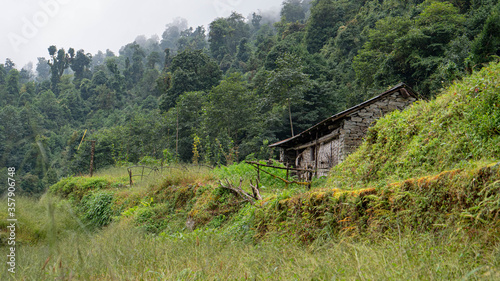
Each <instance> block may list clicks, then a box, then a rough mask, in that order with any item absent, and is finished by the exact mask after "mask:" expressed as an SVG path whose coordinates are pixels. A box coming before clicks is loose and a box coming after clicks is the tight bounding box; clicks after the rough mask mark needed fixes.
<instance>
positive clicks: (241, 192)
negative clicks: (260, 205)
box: [219, 178, 262, 204]
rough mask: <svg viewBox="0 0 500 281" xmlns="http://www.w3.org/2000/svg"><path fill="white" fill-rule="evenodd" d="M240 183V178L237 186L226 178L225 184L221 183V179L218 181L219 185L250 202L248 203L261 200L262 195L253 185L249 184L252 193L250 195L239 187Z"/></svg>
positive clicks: (241, 180) (241, 181)
mask: <svg viewBox="0 0 500 281" xmlns="http://www.w3.org/2000/svg"><path fill="white" fill-rule="evenodd" d="M242 183H243V179H242V178H240V184H239V185H238V187H235V186H234V185H233V184H232V183H231V182H230V181H229V180H228V179H226V184H223V183H222V181H221V180H220V181H219V185H220V187H222V188H226V189H229V190H231V191H232V192H233V193H235V194H236V195H238V196H240V197H241V198H243V200H245V201H247V202H250V204H254V203H255V201H256V200H262V197H261V196H260V193H259V191H258V190H257V188H256V187H255V186H253V185H250V186H251V187H252V191H253V195H250V194H249V193H248V192H246V191H244V190H243V189H242V188H241V185H242ZM256 192H257V193H256Z"/></svg>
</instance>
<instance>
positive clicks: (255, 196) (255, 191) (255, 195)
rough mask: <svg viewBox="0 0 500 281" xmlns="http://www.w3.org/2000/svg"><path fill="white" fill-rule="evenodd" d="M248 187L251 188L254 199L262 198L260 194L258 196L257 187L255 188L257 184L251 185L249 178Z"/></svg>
mask: <svg viewBox="0 0 500 281" xmlns="http://www.w3.org/2000/svg"><path fill="white" fill-rule="evenodd" d="M256 183H258V182H256ZM250 187H251V188H252V193H253V198H255V199H256V200H262V196H260V192H259V189H258V188H257V185H253V183H252V181H251V180H250Z"/></svg>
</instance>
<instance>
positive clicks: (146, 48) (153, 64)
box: [0, 0, 500, 194]
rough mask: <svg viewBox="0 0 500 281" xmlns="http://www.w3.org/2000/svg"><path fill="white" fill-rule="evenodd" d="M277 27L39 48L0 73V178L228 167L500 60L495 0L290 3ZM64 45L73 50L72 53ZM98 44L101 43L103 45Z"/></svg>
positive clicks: (226, 23) (174, 27) (227, 25)
mask: <svg viewBox="0 0 500 281" xmlns="http://www.w3.org/2000/svg"><path fill="white" fill-rule="evenodd" d="M280 15H281V20H280V21H279V22H272V21H271V20H269V19H267V18H265V16H262V15H260V14H258V13H254V14H253V15H252V16H251V17H250V18H245V17H243V15H241V14H238V13H237V12H234V13H233V14H232V15H230V16H229V17H227V18H217V19H214V20H213V21H212V22H211V23H210V25H209V26H208V27H203V26H199V27H189V28H188V26H187V23H186V21H185V20H176V21H174V22H172V23H170V24H167V25H166V28H165V31H164V32H163V34H162V35H161V38H160V37H155V36H153V37H151V38H146V37H145V36H143V35H141V36H138V37H137V38H136V40H135V41H134V42H132V43H129V44H127V45H125V46H123V47H122V48H121V49H120V51H119V53H118V54H115V53H113V52H112V51H110V50H107V51H105V52H98V53H97V54H89V53H87V52H85V51H84V50H80V49H79V48H78V46H47V47H48V49H47V56H46V57H41V58H38V62H37V64H36V69H35V71H32V70H30V69H29V68H24V69H19V68H18V67H17V66H16V65H15V62H13V61H11V60H9V59H7V60H6V62H5V63H4V64H0V120H1V122H0V167H2V168H1V169H2V172H0V177H1V176H2V175H6V174H7V172H5V171H3V170H4V169H7V167H9V166H15V167H16V168H17V170H18V175H19V176H20V177H21V178H20V183H19V187H20V188H21V189H22V190H23V191H24V192H25V193H27V194H34V193H39V192H41V191H43V190H44V189H45V188H46V187H47V185H48V184H53V183H55V182H57V180H58V178H60V177H62V176H66V175H71V174H80V173H83V174H85V173H87V172H88V163H89V160H90V143H88V142H84V143H83V144H81V147H80V149H78V147H79V145H80V140H81V138H82V135H83V133H84V131H85V130H88V131H87V134H86V137H85V138H86V139H88V140H91V139H92V140H96V160H95V165H96V167H97V168H98V169H99V168H103V167H105V166H108V165H121V164H123V165H126V164H128V163H137V162H139V161H142V162H143V163H151V162H152V161H155V159H156V160H159V161H161V160H163V161H183V162H204V163H207V164H212V165H213V164H229V163H234V162H237V161H240V160H242V159H249V158H258V159H267V158H269V157H271V156H272V154H273V151H270V150H269V148H268V147H267V144H269V143H271V142H274V141H276V140H279V139H283V138H287V137H290V136H291V135H292V134H293V133H298V132H300V131H302V130H304V129H306V128H308V127H309V126H311V125H312V124H314V123H316V122H318V121H320V120H322V119H324V118H326V117H328V116H330V115H332V114H334V113H336V112H338V111H341V110H343V109H346V108H348V107H351V106H353V105H355V104H357V103H359V102H361V101H363V100H365V99H367V98H370V97H372V96H374V95H376V94H378V93H380V91H381V90H383V89H387V88H389V87H390V86H393V85H395V84H396V83H398V82H400V81H402V82H405V83H406V84H408V85H409V86H411V87H412V88H413V89H414V90H415V91H417V92H419V93H420V94H421V95H422V96H423V97H427V98H430V97H432V95H433V94H436V93H438V89H440V88H442V87H443V86H446V85H449V84H451V83H452V81H453V80H454V79H457V78H460V77H463V76H464V75H467V74H469V73H471V72H472V71H473V70H476V69H480V68H481V67H482V66H483V65H484V64H485V63H487V62H489V61H492V60H495V59H496V58H498V56H499V55H500V4H499V3H498V1H496V0H483V1H480V0H454V1H437V0H427V1H418V0H411V1H399V0H373V1H368V0H367V1H361V0H355V1H352V0H351V1H348V0H316V1H307V0H306V1H303V0H285V1H284V2H283V4H282V9H281V14H280ZM69 47H72V48H69ZM103 48H104V49H105V48H106V46H103Z"/></svg>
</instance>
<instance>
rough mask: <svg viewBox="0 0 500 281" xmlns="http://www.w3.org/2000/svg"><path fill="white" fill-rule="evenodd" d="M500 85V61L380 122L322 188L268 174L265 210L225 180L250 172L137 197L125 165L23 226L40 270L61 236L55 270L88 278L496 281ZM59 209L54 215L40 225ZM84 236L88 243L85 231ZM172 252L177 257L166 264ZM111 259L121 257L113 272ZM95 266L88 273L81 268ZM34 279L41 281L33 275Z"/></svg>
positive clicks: (179, 178)
mask: <svg viewBox="0 0 500 281" xmlns="http://www.w3.org/2000/svg"><path fill="white" fill-rule="evenodd" d="M499 77H500V63H492V64H490V65H489V66H487V67H485V68H483V69H482V70H481V71H478V72H475V73H473V74H472V75H471V76H469V77H466V78H464V79H463V80H462V81H457V82H456V83H454V84H453V85H452V86H450V87H449V88H447V89H445V90H443V92H442V93H441V94H440V95H438V96H437V97H436V98H435V99H432V100H430V101H420V102H418V103H417V104H414V105H413V106H411V107H410V108H408V109H406V110H404V111H403V112H395V113H392V114H390V115H388V116H386V117H384V118H382V119H380V121H378V123H377V124H376V125H375V126H374V127H373V128H372V129H371V130H370V133H369V135H368V137H367V138H366V141H365V142H364V144H363V145H362V146H361V147H360V149H359V150H358V151H356V152H355V153H354V154H353V155H351V156H350V157H348V158H347V160H346V161H345V162H343V163H342V164H340V165H339V166H337V167H335V168H334V169H333V170H332V172H331V175H330V176H329V177H328V178H327V180H326V181H324V180H323V181H321V180H320V181H316V182H314V183H313V188H312V190H307V189H305V188H302V187H299V186H291V187H289V188H288V189H285V188H284V185H283V184H282V183H280V181H278V180H276V179H275V178H273V177H270V176H265V175H263V177H262V182H261V192H262V196H263V200H261V201H257V202H256V203H255V204H250V203H248V202H246V201H243V200H242V198H241V197H239V196H238V195H237V194H235V193H233V192H231V191H230V190H228V189H225V188H223V187H222V186H221V182H220V181H219V180H220V179H229V180H230V181H233V182H234V184H236V183H237V181H238V179H239V178H242V179H243V182H244V188H245V189H248V182H249V180H252V179H254V178H255V171H254V170H253V169H252V168H251V167H250V166H249V165H247V164H244V163H240V164H234V165H230V166H223V167H219V168H215V169H209V168H208V167H200V166H185V167H176V166H170V167H169V168H168V169H167V170H166V172H163V174H162V176H160V177H158V178H156V179H152V181H149V182H143V183H139V184H138V185H137V186H133V187H130V186H127V183H128V182H127V176H126V173H125V171H124V169H123V168H114V169H113V170H109V171H108V172H106V173H104V174H100V175H98V176H97V177H94V178H89V177H68V178H65V179H63V180H61V181H60V182H58V183H57V184H55V185H53V186H52V187H51V188H50V192H49V193H48V194H46V195H45V196H44V197H43V198H42V200H41V201H40V202H38V203H35V202H33V203H31V204H33V206H35V209H34V210H33V211H30V210H23V211H22V212H20V217H19V220H20V222H21V223H22V224H23V225H27V226H29V227H27V228H24V229H21V233H20V234H19V237H21V238H22V239H24V240H23V242H24V243H33V246H30V247H29V248H27V250H26V251H28V252H29V253H30V256H31V258H32V262H38V263H41V262H42V261H43V260H44V259H45V258H47V256H46V255H44V254H43V253H44V251H45V250H44V246H41V245H42V243H43V242H44V241H49V242H50V241H52V242H50V243H55V242H54V241H55V240H54V239H56V238H55V237H58V238H57V239H61V242H58V244H57V246H56V247H54V246H51V251H52V253H53V254H54V255H56V256H58V257H59V258H58V259H57V260H51V257H50V256H49V257H48V258H47V260H46V262H45V264H44V265H43V268H42V272H45V273H46V274H47V276H55V275H63V276H67V275H68V274H70V273H72V272H76V274H77V276H80V277H82V278H88V279H95V278H96V276H103V278H104V279H105V278H107V277H109V276H113V275H117V276H121V277H122V278H128V277H130V276H135V277H137V276H141V278H145V279H147V280H149V279H151V278H154V274H153V273H152V272H150V271H147V272H145V271H144V270H142V268H148V269H149V268H152V269H153V271H154V272H156V273H158V274H161V275H162V276H164V277H165V278H167V277H168V278H178V279H181V280H203V279H206V278H209V279H210V278H230V279H244V278H257V279H259V278H271V279H279V278H282V279H283V278H284V279H294V278H295V279H299V280H302V279H304V278H305V279H311V278H319V279H331V278H333V277H336V278H337V277H338V278H342V279H365V278H366V279H387V278H388V279H391V278H392V279H405V280H409V279H414V280H419V279H433V278H436V279H461V278H463V279H472V280H495V279H497V278H498V277H499V276H500V272H499V271H498V263H499V260H498V249H499V248H498V245H499V243H500V241H499V239H498V237H499V234H500V224H499V222H500V221H499V220H498V215H499V213H500V207H499V204H498V202H500V195H499V194H500V193H499V188H500V185H499V182H500V162H499V161H500V157H499V155H498V145H497V144H498V143H497V142H498V140H499V138H498V135H499V134H500V132H499V131H498V128H499V124H500V123H499V122H500V118H498V117H497V116H500V115H499V113H500V106H498V105H499V104H500V98H499V96H500V95H499V93H500V89H499V82H500V79H499ZM486 121H489V122H486ZM437 139H439V142H438V141H437ZM472 144H474V145H472ZM384 157H385V158H384ZM396 160H398V161H396ZM403 164H404V165H403ZM391 165H392V166H391ZM367 171H370V173H368V172H367ZM282 176H283V175H282ZM51 202H55V203H51ZM51 206H52V207H51ZM51 208H52V209H51ZM44 209H45V210H44ZM72 209H75V210H76V211H77V212H74V211H72ZM51 210H52V211H51ZM45 212H48V214H49V217H51V218H52V219H50V220H48V221H47V220H43V219H40V216H43V215H41V214H43V213H45ZM51 212H52V213H51ZM75 213H76V214H77V215H75ZM51 214H52V215H51ZM2 216H4V217H5V216H6V213H2ZM75 221H78V222H79V224H77V223H75ZM83 230H84V232H85V233H86V234H85V235H83V236H81V234H78V233H80V232H82V231H83ZM93 233H95V234H93ZM75 236H76V237H79V238H78V241H79V242H78V243H83V245H99V246H98V247H100V248H99V251H97V252H93V251H92V250H86V249H85V248H83V246H82V247H80V246H77V247H78V249H79V250H78V251H79V252H78V253H74V251H69V249H74V247H75V244H74V243H75V242H74V241H73V238H72V237H75ZM122 240H123V241H126V242H123V241H122ZM4 241H5V240H4ZM124 243H126V245H125V244H124ZM129 243H132V244H133V245H134V247H135V248H134V249H135V250H134V251H135V253H137V252H141V255H142V256H141V258H140V264H141V265H142V267H139V268H138V267H132V268H133V269H131V272H132V275H130V274H131V273H130V272H128V271H123V267H122V265H125V266H131V263H132V262H133V259H130V258H127V257H128V255H132V256H134V255H136V254H134V251H131V249H130V247H128V244H129ZM116 249H119V250H116ZM185 249H190V251H192V253H194V254H187V253H186V250H185ZM269 249H272V250H269ZM80 251H81V252H83V253H84V256H83V257H82V254H81V253H80ZM123 252H125V253H128V254H127V255H123ZM149 252H155V254H154V255H149V254H148V253H149ZM161 253H168V254H167V255H168V258H167V259H165V260H162V261H158V260H157V259H156V258H155V257H156V255H158V254H160V255H161ZM108 257H117V261H116V262H112V263H110V264H108V265H106V264H107V263H109V262H106V261H104V260H105V259H107V258H108ZM172 257H174V258H172ZM63 260H64V264H65V266H60V265H59V264H58V263H61V261H63ZM81 260H85V263H86V264H88V265H87V266H86V267H85V266H84V267H80V266H77V264H78V263H79V261H81ZM95 260H97V261H99V260H101V261H102V262H101V263H103V264H104V265H106V266H104V265H102V264H100V263H99V262H96V261H95ZM353 264H354V265H355V266H353ZM165 266H166V267H167V268H165ZM45 268H47V269H45ZM84 268H87V270H84ZM109 268H112V270H111V271H110V269H109ZM127 268H128V267H127ZM270 268H271V269H273V270H270ZM381 268H382V269H383V270H381ZM401 268H404V270H401ZM50 270H52V272H53V273H50ZM23 272H24V273H23V274H25V275H26V276H39V274H40V271H39V270H34V269H32V268H26V269H25V270H24V271H23ZM51 274H52V275H51ZM127 276H128V277H127Z"/></svg>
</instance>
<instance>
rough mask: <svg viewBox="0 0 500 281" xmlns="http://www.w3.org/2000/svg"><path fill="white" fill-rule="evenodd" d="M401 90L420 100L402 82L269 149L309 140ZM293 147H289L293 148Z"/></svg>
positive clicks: (272, 145)
mask: <svg viewBox="0 0 500 281" xmlns="http://www.w3.org/2000/svg"><path fill="white" fill-rule="evenodd" d="M399 89H405V91H406V93H407V94H408V95H410V96H412V97H414V98H416V99H418V95H417V94H416V93H415V92H414V91H413V90H412V89H411V88H410V87H408V85H406V84H405V83H403V82H401V83H399V84H397V85H396V86H394V87H392V88H391V89H389V90H387V91H385V92H383V93H382V94H380V95H378V96H376V97H373V98H371V99H369V100H367V101H364V102H362V103H360V104H358V105H356V106H353V107H351V108H349V109H346V110H344V111H342V112H339V113H337V114H334V115H332V116H330V117H328V118H327V119H325V120H323V121H321V122H319V123H317V124H316V125H314V126H312V127H310V128H309V129H306V130H305V131H303V132H301V133H300V134H297V135H295V136H293V137H290V138H287V139H284V140H281V141H278V142H275V143H273V144H270V145H269V147H276V146H285V145H283V144H286V143H289V142H291V141H293V140H296V141H294V142H297V141H299V139H302V138H307V137H308V136H310V135H311V133H312V131H314V130H316V129H318V128H319V127H321V126H326V125H327V124H332V123H334V122H336V121H338V120H341V119H342V118H344V117H345V116H346V115H349V114H351V113H353V112H355V111H357V110H360V109H363V108H364V107H367V106H368V105H370V104H372V103H375V102H377V101H378V100H379V99H381V98H383V97H385V96H387V95H389V94H391V93H393V92H395V91H397V90H399ZM292 146H293V145H287V147H292Z"/></svg>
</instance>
